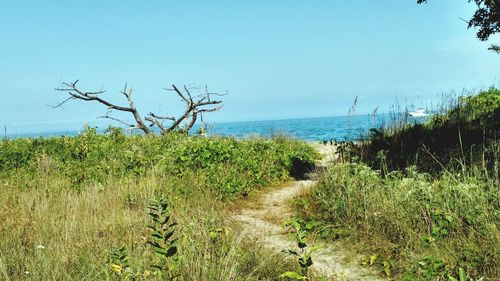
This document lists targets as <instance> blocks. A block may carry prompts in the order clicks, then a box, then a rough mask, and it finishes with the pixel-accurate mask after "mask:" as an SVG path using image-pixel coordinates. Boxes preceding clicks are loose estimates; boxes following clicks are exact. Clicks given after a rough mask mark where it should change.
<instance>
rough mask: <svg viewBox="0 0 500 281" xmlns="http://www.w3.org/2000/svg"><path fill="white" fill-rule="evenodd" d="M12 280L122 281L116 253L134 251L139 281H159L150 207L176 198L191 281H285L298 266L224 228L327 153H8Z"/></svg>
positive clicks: (9, 149)
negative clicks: (233, 210) (249, 196)
mask: <svg viewBox="0 0 500 281" xmlns="http://www.w3.org/2000/svg"><path fill="white" fill-rule="evenodd" d="M0 148H1V149H0V167H1V169H0V188H1V191H2V192H1V193H0V206H1V207H0V279H2V280H117V279H124V276H118V275H117V274H115V273H116V272H114V271H113V269H112V267H111V263H110V260H109V259H110V254H111V252H112V250H113V249H116V248H120V247H125V248H126V249H127V255H128V260H129V263H130V268H132V269H133V272H134V279H136V280H156V279H157V276H156V275H154V272H153V270H152V269H151V264H152V263H154V260H155V256H154V254H153V253H152V251H151V249H150V247H149V245H147V244H146V242H147V239H148V235H149V231H148V229H147V227H146V226H147V224H148V222H149V217H148V214H147V206H148V203H149V202H150V200H151V199H153V198H156V197H158V196H163V197H164V198H167V200H168V202H169V205H170V208H171V212H172V217H173V219H174V220H175V221H176V222H177V223H178V226H177V227H176V235H177V236H176V237H177V238H179V240H178V249H179V252H178V256H179V267H178V272H179V273H180V278H181V279H182V280H237V279H238V280H254V279H259V278H261V279H266V278H276V277H277V276H279V274H281V273H282V272H284V271H286V270H290V269H294V268H295V265H293V264H290V263H288V262H283V261H282V258H281V257H279V256H276V255H275V254H274V253H271V252H268V251H267V250H265V249H262V248H260V247H259V246H257V245H256V244H254V243H253V242H252V241H246V240H245V239H243V236H241V235H240V234H239V231H238V227H237V226H236V225H232V224H231V223H229V222H227V221H225V220H224V218H225V217H226V215H227V210H226V208H225V207H226V204H227V203H226V201H228V200H232V199H234V198H236V197H238V196H239V195H240V194H241V193H243V192H246V191H249V190H251V189H254V188H258V187H259V186H261V185H264V184H275V183H279V182H281V181H283V180H287V179H288V178H289V173H290V172H291V170H292V168H293V162H294V159H295V161H297V159H303V161H305V162H308V161H310V159H314V157H316V156H315V153H314V152H313V150H312V149H311V148H308V146H307V145H306V144H304V143H302V142H298V141H294V140H289V139H285V138H277V139H272V140H265V139H255V140H244V141H235V140H233V139H229V138H210V139H204V138H188V137H184V136H176V135H171V136H167V137H165V138H149V137H125V136H123V135H121V134H118V133H116V132H115V133H113V134H111V135H98V134H96V133H95V131H92V130H88V131H87V132H86V133H85V134H83V135H81V136H78V137H75V138H67V137H60V138H51V139H18V140H4V141H3V142H1V143H0Z"/></svg>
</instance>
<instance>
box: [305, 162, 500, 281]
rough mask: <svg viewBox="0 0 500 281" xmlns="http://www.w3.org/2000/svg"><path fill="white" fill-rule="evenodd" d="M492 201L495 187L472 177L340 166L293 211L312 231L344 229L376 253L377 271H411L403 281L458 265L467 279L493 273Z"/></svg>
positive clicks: (496, 249)
mask: <svg viewBox="0 0 500 281" xmlns="http://www.w3.org/2000/svg"><path fill="white" fill-rule="evenodd" d="M499 198H500V193H499V189H498V185H497V184H496V183H495V182H494V181H491V180H488V179H484V178H482V177H478V176H476V177H469V176H465V177H462V178H460V180H457V179H456V178H455V177H452V176H451V175H449V174H443V175H441V176H440V177H438V178H433V177H431V176H430V175H428V174H421V173H418V172H416V171H415V168H414V167H410V168H408V169H407V170H406V171H405V172H404V173H402V172H392V173H389V174H387V175H386V177H381V175H380V172H378V171H375V170H372V169H371V168H369V167H368V166H366V165H363V164H355V163H347V164H337V165H335V166H334V167H332V168H330V169H329V170H328V171H327V172H326V174H325V176H324V178H323V179H322V180H321V181H320V183H319V184H318V186H317V187H316V189H315V190H314V191H313V193H312V194H311V195H310V197H308V198H305V199H303V200H307V202H306V203H303V204H301V205H300V208H301V209H300V211H301V216H302V219H305V220H313V221H319V222H321V225H320V226H319V227H318V228H317V229H324V228H325V226H335V227H336V228H346V229H350V233H351V235H350V237H348V239H351V240H352V241H358V242H360V243H361V244H362V245H364V250H363V253H364V254H367V255H369V256H371V255H373V254H377V255H378V256H380V257H381V258H380V259H378V260H379V262H378V264H376V265H378V266H379V267H380V268H381V271H383V269H384V267H385V265H384V262H386V264H387V265H391V267H393V268H392V269H391V271H392V272H393V274H396V276H402V275H405V276H413V277H412V278H413V279H411V278H410V279H408V280H415V279H419V278H420V279H422V280H427V277H428V276H432V278H435V277H436V276H446V275H447V274H452V272H455V271H458V268H460V267H461V268H464V269H465V270H467V272H468V273H469V274H470V275H471V276H472V277H474V278H478V277H481V276H486V277H488V278H499V277H500V271H499V270H498V266H497V265H496V263H497V261H498V260H499V259H500V246H499V245H500V235H499V233H500V232H499V227H500V224H499V222H500V220H499V218H500V217H499V214H500V208H499V206H500V204H499V203H500V201H499ZM322 234H323V235H324V233H322ZM330 238H331V239H337V238H339V236H338V235H333V234H332V236H330ZM429 256H432V257H433V258H432V261H430V260H425V259H426V257H429ZM438 261H439V262H438ZM384 271H385V270H384ZM412 274H413V275H412ZM419 276H420V277H419ZM422 276H425V278H424V277H422ZM432 278H431V279H429V280H432Z"/></svg>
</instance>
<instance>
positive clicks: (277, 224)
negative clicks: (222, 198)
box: [231, 145, 383, 280]
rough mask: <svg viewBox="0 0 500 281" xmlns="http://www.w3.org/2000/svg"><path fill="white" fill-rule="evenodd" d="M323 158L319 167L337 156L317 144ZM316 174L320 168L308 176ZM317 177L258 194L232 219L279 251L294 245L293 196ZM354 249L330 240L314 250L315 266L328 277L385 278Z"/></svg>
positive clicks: (317, 272) (329, 147)
mask: <svg viewBox="0 0 500 281" xmlns="http://www.w3.org/2000/svg"><path fill="white" fill-rule="evenodd" d="M317 150H318V152H320V153H321V155H322V159H321V160H320V161H319V163H318V165H317V167H318V168H319V169H317V170H321V168H326V167H327V166H328V165H329V164H330V163H332V161H333V160H334V159H333V157H334V152H335V151H334V147H333V146H327V145H322V146H317ZM315 177H317V172H316V173H313V174H311V175H310V176H309V178H315ZM316 183H317V181H316V180H311V179H306V180H296V181H293V182H290V183H289V184H287V185H286V186H284V187H282V188H279V189H272V190H271V191H269V192H267V193H264V194H262V195H259V198H257V200H251V201H252V202H254V203H250V204H249V205H248V206H246V207H244V208H242V209H239V210H238V211H236V212H235V213H234V214H233V215H232V216H231V219H232V220H233V221H235V222H236V223H238V224H240V225H241V226H242V227H243V233H244V235H246V236H247V237H248V239H252V240H255V241H257V242H258V243H260V244H262V245H263V246H265V247H268V248H271V249H273V250H275V251H276V253H277V254H279V253H281V252H283V251H286V250H288V249H295V247H296V246H295V245H296V243H295V242H294V241H292V240H291V239H290V238H289V236H288V234H287V229H286V227H284V226H283V224H284V222H286V221H288V220H290V219H291V218H292V215H293V212H292V208H291V206H290V203H291V200H292V199H293V198H295V197H297V196H299V195H300V194H303V193H306V192H308V191H309V190H310V189H311V188H312V187H313V186H314V185H315V184H316ZM349 257H352V253H348V252H347V251H345V250H343V249H342V247H341V246H340V245H336V244H335V243H329V244H327V245H323V247H321V249H319V250H318V251H316V252H314V254H313V257H312V258H313V262H314V263H313V265H312V267H311V268H312V269H313V270H314V272H315V273H316V274H318V275H320V276H326V277H327V278H328V280H383V279H382V278H381V277H378V276H377V275H376V273H375V272H373V271H371V270H369V269H366V268H363V267H362V266H361V265H360V263H359V262H358V261H357V259H356V258H354V259H352V258H349Z"/></svg>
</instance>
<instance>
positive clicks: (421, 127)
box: [357, 88, 500, 180]
mask: <svg viewBox="0 0 500 281" xmlns="http://www.w3.org/2000/svg"><path fill="white" fill-rule="evenodd" d="M446 103H448V105H445V106H443V108H445V109H444V110H446V111H443V112H441V113H440V114H435V115H433V116H431V118H430V120H429V122H427V123H425V124H412V123H408V122H407V119H406V118H404V117H403V118H402V119H401V120H399V119H397V118H396V120H393V123H394V124H393V125H392V126H387V127H385V128H382V129H381V130H377V129H372V134H371V135H370V137H369V138H368V140H367V141H366V142H364V143H363V144H362V145H360V146H359V147H358V149H357V150H358V154H359V155H360V157H361V159H362V160H363V161H364V162H366V163H367V164H368V165H370V166H371V167H373V168H375V169H382V170H383V168H385V167H387V168H388V169H389V170H397V169H405V168H406V167H408V166H411V165H416V166H417V168H418V169H419V171H423V172H428V173H433V174H439V173H440V172H441V171H443V168H446V169H452V170H455V169H462V168H463V167H470V166H480V167H481V170H482V171H483V172H486V173H488V174H489V175H488V176H490V177H491V176H492V177H497V180H499V178H498V176H499V173H500V172H499V167H498V166H495V165H496V163H498V162H499V159H498V158H496V157H497V156H498V155H499V154H498V153H497V151H496V149H497V148H498V147H497V143H498V141H497V140H498V136H499V135H498V132H500V90H498V89H495V88H491V89H489V90H487V91H482V92H480V93H478V94H477V95H473V96H463V97H459V98H457V99H451V100H448V101H446Z"/></svg>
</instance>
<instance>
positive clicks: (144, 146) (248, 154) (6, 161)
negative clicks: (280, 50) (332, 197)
mask: <svg viewBox="0 0 500 281" xmlns="http://www.w3.org/2000/svg"><path fill="white" fill-rule="evenodd" d="M315 157H316V152H315V151H314V149H312V148H311V147H309V146H308V145H307V144H305V143H304V142H301V141H296V140H292V139H288V138H286V137H275V138H273V139H247V140H240V141H238V140H236V139H234V138H227V137H211V138H203V137H187V136H185V135H182V134H175V133H173V134H169V135H166V136H162V137H160V136H125V135H123V134H122V133H121V132H120V131H119V130H117V129H114V130H111V131H110V132H109V133H108V134H97V133H96V130H95V129H92V128H87V129H86V130H85V131H84V132H83V133H82V134H80V135H78V136H76V137H52V138H34V139H33V138H28V139H13V140H3V141H0V177H10V178H12V177H14V176H16V177H22V178H24V179H25V180H26V181H25V182H26V185H28V186H29V185H31V184H30V182H32V183H34V182H36V181H32V180H36V178H37V177H38V176H39V174H41V173H45V172H46V171H45V170H44V169H50V172H51V173H52V174H53V176H55V177H59V178H61V179H64V180H65V181H67V185H66V187H67V188H70V189H79V188H81V187H82V186H83V185H84V184H88V183H92V182H93V183H96V182H103V181H105V180H107V179H110V178H115V177H118V178H122V177H133V176H135V177H140V176H144V175H147V174H150V173H155V174H156V175H162V176H175V177H183V176H184V175H186V174H189V173H195V174H198V175H199V176H200V177H203V178H204V179H205V180H206V181H207V186H209V187H210V190H207V192H212V193H214V194H217V196H219V197H220V198H222V199H230V198H231V197H233V196H235V195H238V194H241V193H244V192H248V191H250V190H251V189H252V188H254V187H256V186H264V185H269V184H273V183H276V182H278V181H283V180H285V179H287V178H288V177H289V175H290V173H291V172H292V169H293V165H294V162H295V163H296V162H297V161H298V162H301V163H305V164H312V163H313V162H314V158H315ZM35 188H36V187H35Z"/></svg>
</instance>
